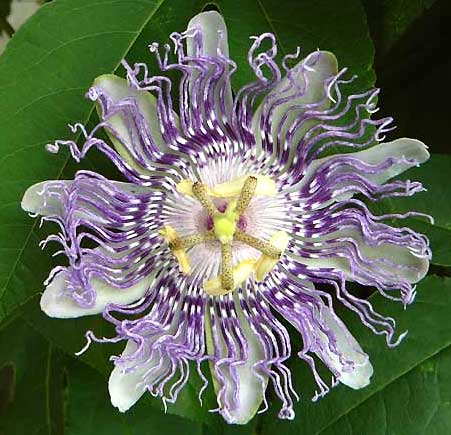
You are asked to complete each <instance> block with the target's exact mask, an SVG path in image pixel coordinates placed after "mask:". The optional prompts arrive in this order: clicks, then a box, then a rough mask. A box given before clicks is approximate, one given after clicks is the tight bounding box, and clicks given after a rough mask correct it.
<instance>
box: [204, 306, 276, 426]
mask: <svg viewBox="0 0 451 435" xmlns="http://www.w3.org/2000/svg"><path fill="white" fill-rule="evenodd" d="M235 309H236V312H237V315H238V319H239V321H240V326H241V328H242V332H243V335H244V337H245V338H246V340H247V343H248V346H249V351H248V352H249V353H248V359H247V361H246V363H244V364H243V365H239V366H237V367H236V368H237V377H238V383H239V386H238V406H237V407H236V409H233V410H230V409H227V410H224V411H223V413H222V415H223V416H224V418H225V419H226V420H227V422H228V423H233V424H246V423H248V422H249V421H250V420H251V419H252V418H253V417H254V415H255V414H256V413H257V411H258V409H259V408H260V405H261V403H262V401H263V397H264V392H265V389H266V387H267V384H268V377H267V376H265V375H262V377H261V378H259V377H257V376H256V374H255V373H254V371H253V369H252V367H253V365H254V364H255V363H257V362H258V361H261V360H263V359H265V352H264V349H263V347H262V345H261V343H260V342H259V340H258V338H257V336H256V334H255V333H254V332H253V331H252V329H251V328H250V326H249V324H248V321H247V320H246V318H245V317H244V314H243V312H242V310H241V307H240V306H239V301H238V298H235ZM206 320H207V321H206V325H205V333H206V341H207V349H208V352H209V353H210V354H213V353H214V349H213V340H212V330H211V326H210V324H209V318H208V316H207V317H206ZM222 355H227V349H226V347H224V349H223V352H222ZM211 374H212V377H213V383H214V387H215V391H216V393H218V392H219V386H218V382H217V381H216V379H215V373H214V370H211ZM225 377H226V381H225V382H226V396H229V395H230V394H231V392H232V387H233V384H232V381H231V379H229V377H228V376H227V375H226V376H225Z"/></svg>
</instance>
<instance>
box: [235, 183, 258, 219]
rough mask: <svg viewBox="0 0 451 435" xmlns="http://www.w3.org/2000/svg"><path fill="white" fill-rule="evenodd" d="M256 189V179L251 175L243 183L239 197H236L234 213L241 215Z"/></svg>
mask: <svg viewBox="0 0 451 435" xmlns="http://www.w3.org/2000/svg"><path fill="white" fill-rule="evenodd" d="M256 187H257V177H254V176H253V175H251V176H250V177H247V178H246V181H245V182H244V185H243V188H242V189H241V192H240V196H239V197H238V201H237V204H236V208H235V211H236V213H238V214H239V215H240V214H243V212H244V210H246V208H247V206H248V205H249V203H250V202H251V200H252V197H253V196H254V193H255V189H256Z"/></svg>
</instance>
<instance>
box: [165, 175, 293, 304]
mask: <svg viewBox="0 0 451 435" xmlns="http://www.w3.org/2000/svg"><path fill="white" fill-rule="evenodd" d="M177 191H178V192H179V193H181V194H183V195H188V196H190V197H192V198H194V199H196V200H197V201H198V202H199V204H200V205H201V206H202V209H204V210H205V212H206V213H207V215H208V219H209V223H210V225H209V227H208V228H207V229H206V231H204V232H199V233H195V234H190V235H188V236H181V235H179V234H178V233H177V232H176V230H175V229H174V228H173V227H171V226H169V225H167V226H164V227H163V228H161V229H160V231H159V233H160V235H161V236H162V237H163V238H164V240H165V242H166V243H167V245H168V247H169V249H170V250H171V252H172V254H173V255H174V257H175V259H176V261H177V262H178V265H179V270H180V272H181V273H182V274H184V275H190V273H191V264H190V258H189V253H188V251H189V250H190V249H191V248H193V247H194V246H196V245H198V244H203V243H217V244H219V245H220V248H221V262H220V274H219V276H216V277H214V278H211V279H206V280H204V282H203V289H204V291H205V292H206V293H207V294H209V295H212V296H220V295H224V294H227V293H230V292H232V291H234V290H235V289H237V288H238V287H239V286H241V285H242V284H244V283H245V282H246V281H247V280H248V279H250V278H251V277H253V278H254V279H255V280H256V281H262V280H263V279H265V277H266V276H267V275H268V273H270V272H271V270H272V269H273V268H274V267H275V266H276V264H277V263H278V262H279V260H280V258H281V257H282V255H283V253H284V251H285V249H286V248H287V246H288V243H289V237H288V234H287V233H286V232H285V231H278V232H275V233H274V234H273V235H272V236H271V238H270V240H269V241H265V240H262V239H260V238H258V237H255V236H253V235H251V234H249V233H247V232H246V231H245V227H246V225H244V224H243V223H244V222H245V218H244V214H245V212H246V210H247V208H248V206H249V204H250V203H251V201H252V199H253V198H254V197H255V196H274V195H276V193H277V189H276V184H275V182H274V180H272V179H271V178H270V177H268V176H261V175H248V176H244V177H239V178H236V179H234V180H232V181H229V182H226V183H220V184H216V185H215V186H213V187H209V186H207V185H205V184H204V183H201V182H199V181H194V182H193V181H191V180H183V181H181V182H180V183H179V184H178V185H177ZM218 199H221V201H222V203H221V204H220V205H217V204H218ZM224 200H225V201H226V203H224ZM234 241H238V242H241V243H242V244H244V245H247V246H249V247H251V248H254V249H255V250H256V251H258V252H259V253H260V256H259V257H258V258H257V259H255V258H246V259H243V260H241V261H238V262H237V263H236V264H234V261H233V258H234V255H233V254H234V253H233V246H234V245H233V242H234ZM206 260H208V259H206Z"/></svg>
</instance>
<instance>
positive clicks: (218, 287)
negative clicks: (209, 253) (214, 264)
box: [204, 260, 255, 296]
mask: <svg viewBox="0 0 451 435" xmlns="http://www.w3.org/2000/svg"><path fill="white" fill-rule="evenodd" d="M254 266H255V260H243V261H240V262H239V263H238V264H237V265H236V266H235V267H234V268H233V288H231V289H225V288H223V285H222V280H221V277H220V276H218V277H216V278H213V279H210V280H208V281H206V282H205V283H204V290H205V292H206V293H207V294H208V295H210V296H220V295H225V294H227V293H230V292H232V291H233V290H235V289H236V288H238V287H239V286H240V285H241V284H243V283H244V282H245V281H247V279H248V278H249V277H250V276H251V274H252V273H253V271H254Z"/></svg>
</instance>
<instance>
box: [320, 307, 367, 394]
mask: <svg viewBox="0 0 451 435" xmlns="http://www.w3.org/2000/svg"><path fill="white" fill-rule="evenodd" d="M321 314H322V320H323V322H324V324H325V326H326V327H327V328H328V329H330V330H331V331H332V332H333V334H334V336H335V339H336V347H337V351H338V352H339V353H340V354H341V356H342V357H343V358H344V359H345V360H347V361H352V362H353V363H354V364H355V367H354V368H353V369H349V368H348V367H344V366H343V364H342V363H341V362H340V359H339V357H338V355H337V354H335V353H334V352H332V351H331V350H330V349H329V347H328V346H329V344H328V340H327V336H326V335H325V334H323V333H322V332H321V331H317V334H318V337H317V338H318V339H319V340H320V341H322V342H323V346H324V348H326V351H324V352H321V353H320V354H318V356H319V357H320V358H321V359H322V360H323V362H324V363H325V364H326V365H327V366H328V367H329V368H331V369H333V371H335V372H336V373H337V374H338V375H337V379H338V380H339V381H340V382H341V383H342V384H344V385H347V386H348V387H351V388H354V389H359V388H364V387H366V386H367V385H368V384H369V383H370V378H371V376H372V375H373V366H372V365H371V362H370V360H369V357H368V355H367V354H366V353H365V352H364V351H363V350H362V348H361V347H360V345H359V343H358V342H357V340H356V339H355V338H354V337H353V336H352V335H351V333H350V332H349V331H348V329H347V328H346V326H345V325H344V323H343V322H342V321H341V320H340V319H338V317H334V316H333V315H332V313H331V311H330V310H329V309H328V308H327V307H326V306H324V307H323V309H322V311H321Z"/></svg>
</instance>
